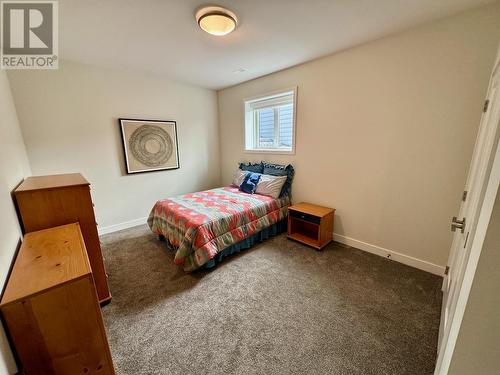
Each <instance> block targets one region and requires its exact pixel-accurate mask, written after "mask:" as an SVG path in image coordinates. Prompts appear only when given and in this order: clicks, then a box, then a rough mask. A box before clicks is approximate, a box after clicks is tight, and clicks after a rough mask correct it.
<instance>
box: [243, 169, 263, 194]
mask: <svg viewBox="0 0 500 375" xmlns="http://www.w3.org/2000/svg"><path fill="white" fill-rule="evenodd" d="M260 176H261V174H260V173H247V175H246V176H245V178H244V179H243V182H242V183H241V185H240V190H241V191H243V192H245V193H248V194H253V193H255V190H256V189H257V184H258V182H259V180H260Z"/></svg>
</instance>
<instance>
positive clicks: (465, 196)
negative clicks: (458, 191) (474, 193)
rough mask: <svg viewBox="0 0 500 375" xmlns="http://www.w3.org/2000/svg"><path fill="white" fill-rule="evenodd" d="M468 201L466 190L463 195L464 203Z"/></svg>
mask: <svg viewBox="0 0 500 375" xmlns="http://www.w3.org/2000/svg"><path fill="white" fill-rule="evenodd" d="M466 199H467V190H465V191H464V193H463V194H462V202H465V200H466Z"/></svg>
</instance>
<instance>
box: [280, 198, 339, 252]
mask: <svg viewBox="0 0 500 375" xmlns="http://www.w3.org/2000/svg"><path fill="white" fill-rule="evenodd" d="M334 214H335V209H334V208H329V207H323V206H318V205H315V204H311V203H299V204H295V205H293V206H290V207H288V238H290V239H292V240H295V241H299V242H302V243H303V244H306V245H309V246H312V247H314V248H316V249H318V250H321V249H322V248H323V247H325V246H326V245H328V244H329V243H330V242H331V241H332V240H333V218H334Z"/></svg>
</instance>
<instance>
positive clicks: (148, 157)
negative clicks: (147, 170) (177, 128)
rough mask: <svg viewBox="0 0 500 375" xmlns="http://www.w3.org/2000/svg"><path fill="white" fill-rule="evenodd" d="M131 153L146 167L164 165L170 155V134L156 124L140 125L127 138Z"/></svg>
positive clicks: (171, 149)
mask: <svg viewBox="0 0 500 375" xmlns="http://www.w3.org/2000/svg"><path fill="white" fill-rule="evenodd" d="M129 146H130V151H132V155H134V157H135V158H136V159H137V160H138V161H140V162H141V163H142V164H144V165H146V166H148V167H159V166H162V165H164V164H165V163H166V162H167V160H168V159H170V157H171V156H172V152H173V150H174V142H173V141H172V138H171V137H170V135H169V134H168V133H167V132H166V131H165V130H164V129H162V128H160V127H159V126H156V125H142V126H140V127H138V128H137V129H135V130H134V132H133V133H132V135H131V136H130V139H129Z"/></svg>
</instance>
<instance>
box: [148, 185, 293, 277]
mask: <svg viewBox="0 0 500 375" xmlns="http://www.w3.org/2000/svg"><path fill="white" fill-rule="evenodd" d="M289 205H290V199H289V197H288V196H286V197H283V198H278V199H275V198H272V197H268V196H264V195H259V194H247V193H244V192H241V191H239V190H238V188H236V187H231V186H226V187H221V188H217V189H212V190H206V191H200V192H196V193H191V194H185V195H181V196H177V197H173V198H168V199H163V200H160V201H158V202H156V204H155V205H154V207H153V209H152V210H151V213H150V215H149V218H148V225H149V227H150V228H151V230H152V231H153V232H154V233H156V234H157V235H162V236H164V237H165V239H166V240H167V241H168V242H169V243H170V245H171V246H173V247H174V249H175V258H174V262H175V263H176V264H178V265H182V266H183V268H184V270H185V271H187V272H190V271H194V270H196V269H198V268H200V267H201V266H203V265H204V264H205V263H207V262H209V261H210V260H211V259H212V258H214V257H215V256H216V255H217V254H218V253H220V252H221V251H223V250H224V249H226V248H227V247H229V246H231V245H233V244H235V243H237V242H239V241H241V240H243V239H245V238H248V237H250V236H252V235H253V234H255V233H258V232H259V231H261V230H262V229H264V228H267V227H269V226H271V225H273V224H275V223H277V222H279V221H280V220H283V219H284V218H285V217H286V216H287V214H288V206H289Z"/></svg>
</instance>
